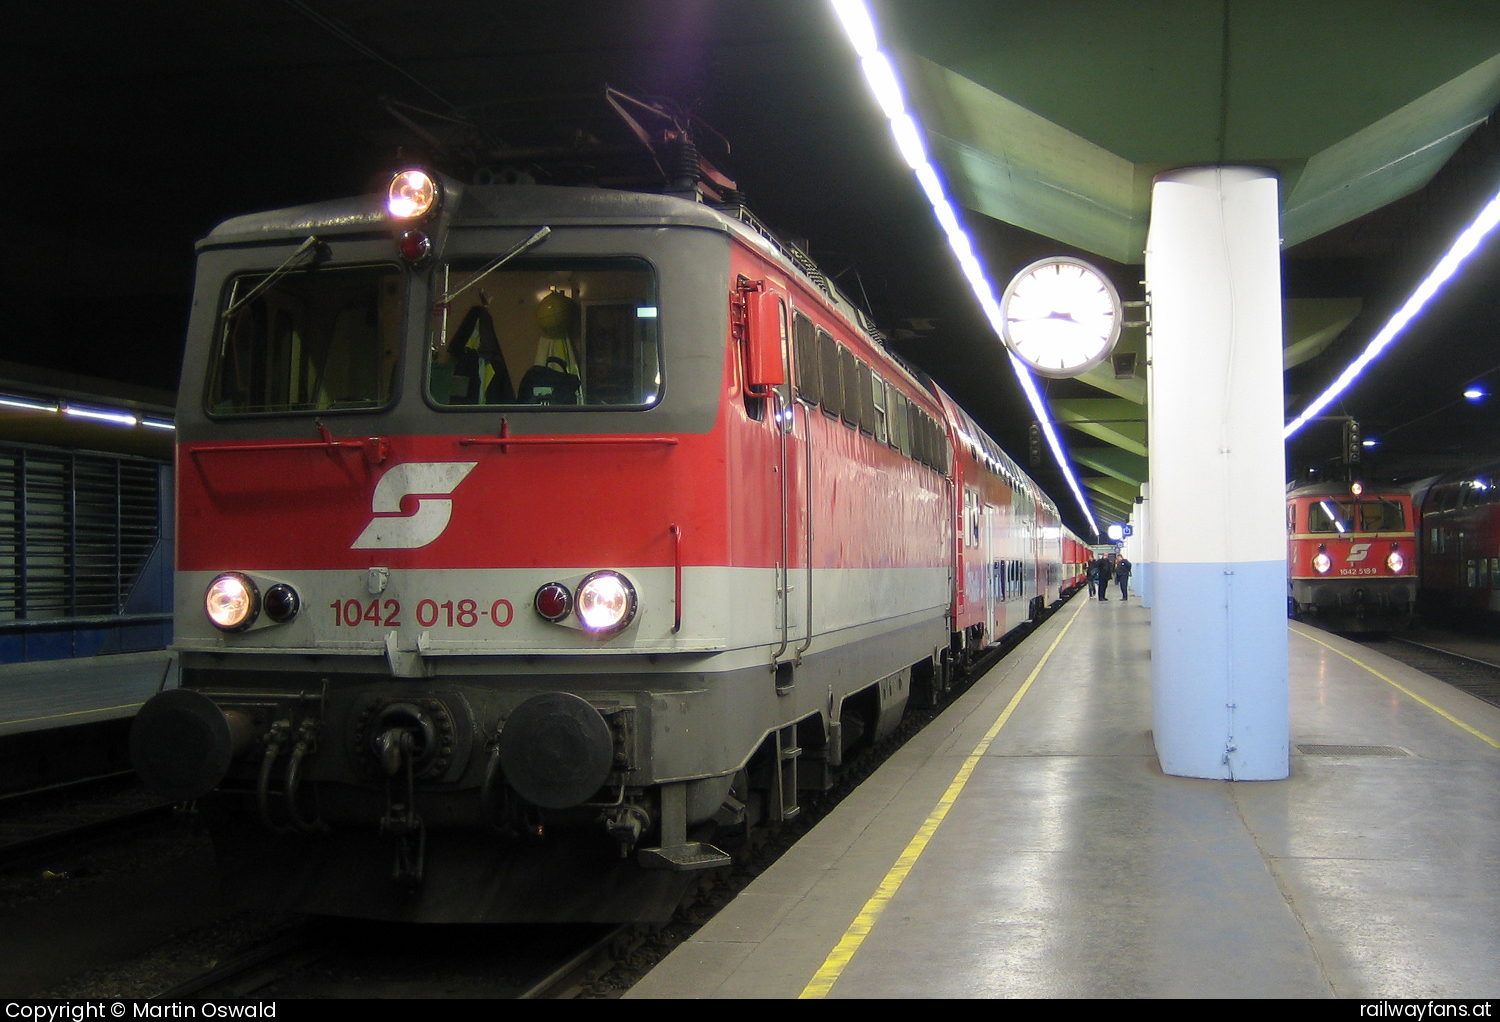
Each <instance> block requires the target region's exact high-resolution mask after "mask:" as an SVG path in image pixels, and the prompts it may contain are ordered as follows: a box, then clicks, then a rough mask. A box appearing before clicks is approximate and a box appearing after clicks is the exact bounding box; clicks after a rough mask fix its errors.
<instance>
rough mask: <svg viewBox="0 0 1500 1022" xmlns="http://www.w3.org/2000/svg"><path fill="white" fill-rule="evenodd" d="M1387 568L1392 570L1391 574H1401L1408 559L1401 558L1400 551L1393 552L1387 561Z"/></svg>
mask: <svg viewBox="0 0 1500 1022" xmlns="http://www.w3.org/2000/svg"><path fill="white" fill-rule="evenodd" d="M1385 566H1386V567H1387V568H1390V569H1391V574H1393V575H1399V574H1401V569H1402V568H1404V567H1406V558H1405V557H1402V556H1401V551H1400V550H1392V551H1391V553H1390V556H1389V557H1387V558H1386V559H1385Z"/></svg>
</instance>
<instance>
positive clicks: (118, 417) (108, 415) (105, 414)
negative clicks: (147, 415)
mask: <svg viewBox="0 0 1500 1022" xmlns="http://www.w3.org/2000/svg"><path fill="white" fill-rule="evenodd" d="M62 410H63V414H64V415H67V416H71V417H72V418H75V419H93V420H94V421H96V422H111V423H114V424H115V425H116V426H134V425H137V424H138V423H139V422H140V420H139V419H137V418H136V417H135V416H134V415H131V414H130V413H129V412H117V411H113V410H111V409H108V408H87V407H84V406H82V405H63V409H62Z"/></svg>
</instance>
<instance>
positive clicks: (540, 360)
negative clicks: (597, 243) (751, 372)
mask: <svg viewBox="0 0 1500 1022" xmlns="http://www.w3.org/2000/svg"><path fill="white" fill-rule="evenodd" d="M491 261H492V260H486V259H483V258H477V259H470V260H462V261H455V262H453V263H449V264H447V265H444V266H441V267H439V268H438V269H437V271H436V273H435V274H434V283H433V291H434V293H435V294H440V295H449V296H452V297H451V299H450V300H449V301H448V302H446V303H444V302H437V303H435V305H434V307H433V314H432V326H431V334H430V344H429V349H428V370H427V396H428V400H429V401H430V402H431V403H432V404H434V405H437V406H439V407H470V406H474V405H509V406H539V405H540V406H546V405H569V406H574V407H577V406H584V407H590V408H607V409H621V410H628V409H644V408H650V407H652V406H654V405H655V404H656V403H657V402H658V401H660V400H661V394H662V385H663V381H662V375H663V374H662V357H661V334H660V327H659V318H658V314H659V309H660V306H659V304H658V299H657V288H656V274H655V273H654V271H653V270H652V269H651V267H650V265H649V264H647V263H646V262H645V261H643V260H640V259H534V260H521V259H518V260H515V261H514V262H510V263H507V264H505V265H504V266H502V267H500V269H498V270H492V271H489V272H486V270H487V264H488V263H489V262H491Z"/></svg>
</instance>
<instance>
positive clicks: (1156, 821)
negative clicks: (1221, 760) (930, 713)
mask: <svg viewBox="0 0 1500 1022" xmlns="http://www.w3.org/2000/svg"><path fill="white" fill-rule="evenodd" d="M1149 614H1150V611H1148V610H1147V609H1145V608H1143V607H1141V606H1140V605H1139V603H1138V602H1137V601H1135V600H1132V601H1130V602H1128V603H1122V602H1119V601H1112V602H1110V603H1098V602H1090V601H1086V600H1075V601H1073V602H1072V603H1071V604H1069V605H1068V606H1067V607H1065V608H1064V609H1063V610H1062V611H1061V612H1060V613H1058V614H1056V615H1054V616H1053V617H1052V618H1051V620H1049V621H1048V622H1047V623H1046V625H1044V626H1043V628H1041V629H1040V630H1039V631H1038V633H1037V634H1036V635H1034V636H1032V637H1031V638H1029V639H1028V640H1027V641H1026V642H1025V643H1024V644H1023V645H1022V646H1021V647H1020V648H1019V649H1018V650H1017V651H1016V652H1014V653H1013V654H1012V655H1011V656H1009V657H1007V658H1006V660H1005V661H1004V662H1003V663H1002V664H1001V665H1000V666H999V667H997V668H995V669H994V670H993V671H991V672H990V674H989V675H987V676H986V677H985V678H984V679H981V681H980V682H979V683H978V684H977V685H976V686H975V687H974V688H973V689H971V690H970V692H968V693H967V694H966V695H965V696H964V697H963V698H962V699H961V700H959V701H958V703H956V704H955V705H954V706H953V707H952V708H951V709H950V710H949V711H948V712H947V713H945V714H944V715H943V717H942V718H941V719H940V720H938V721H937V722H935V723H934V724H933V725H931V726H929V727H928V728H927V729H926V730H925V731H923V732H922V734H921V735H919V736H918V737H917V738H916V739H914V740H913V741H912V742H910V743H908V745H907V746H906V747H905V748H904V749H903V750H902V751H901V752H900V753H899V754H898V755H897V756H895V757H894V758H893V759H891V760H890V761H889V762H888V763H887V764H886V765H885V766H883V767H882V768H881V770H880V771H878V772H877V773H876V774H875V775H874V777H872V778H871V780H870V781H869V782H867V783H866V784H865V785H864V786H863V787H862V788H861V789H860V790H859V791H858V792H857V793H856V794H855V795H853V796H851V797H850V798H849V799H847V800H846V801H845V802H844V803H843V804H842V805H841V806H840V807H839V808H838V809H837V810H836V811H835V812H834V813H833V814H832V815H830V816H829V818H828V819H826V820H824V821H823V823H822V824H820V825H819V827H818V828H816V829H815V830H814V831H813V832H812V833H811V834H809V835H808V836H807V837H806V838H804V839H803V840H802V841H801V842H799V843H798V845H797V846H796V847H795V848H794V849H792V850H791V851H790V852H789V853H788V854H787V855H786V856H784V857H783V858H782V859H781V860H780V861H779V862H778V863H777V864H776V865H775V866H774V867H773V868H772V869H770V870H768V871H767V872H766V874H765V875H764V876H763V877H761V878H760V879H759V880H757V882H756V883H755V884H753V885H752V886H751V887H750V888H749V889H748V890H747V892H746V893H745V894H743V895H742V896H741V897H740V898H739V899H737V900H736V902H735V903H734V904H733V905H731V906H730V907H728V908H727V909H725V910H724V911H722V912H721V913H720V914H719V915H718V916H717V917H715V918H714V919H713V920H712V921H710V922H709V923H708V924H707V925H705V926H704V927H703V928H702V929H701V930H700V931H699V932H698V934H697V935H696V936H695V937H694V938H693V939H692V940H690V941H689V942H688V943H686V944H684V945H683V946H681V947H680V948H678V949H677V950H676V951H675V952H674V953H673V954H672V955H670V956H669V957H668V958H667V959H666V960H664V961H663V962H662V963H661V964H660V965H658V966H657V968H656V969H655V970H654V971H653V972H651V973H650V974H648V975H647V976H646V977H645V978H644V979H643V980H642V981H641V982H640V983H639V984H637V985H636V987H635V988H634V989H632V990H631V991H630V992H629V994H627V996H629V997H796V996H799V995H800V994H802V993H803V991H804V989H805V988H806V987H807V985H808V983H809V981H810V980H812V979H813V977H814V975H815V974H816V973H818V971H819V969H820V966H823V965H824V962H825V959H827V958H828V956H829V955H830V952H831V951H833V949H834V948H835V945H838V944H839V942H840V939H841V937H843V936H844V934H845V931H846V929H848V928H849V926H850V923H851V922H852V921H853V920H854V919H855V918H856V916H857V915H859V914H860V912H861V908H862V907H863V906H865V904H866V902H867V900H868V899H870V898H871V896H872V895H873V894H874V893H875V891H876V888H877V886H878V885H879V884H880V883H881V881H882V878H884V877H886V876H887V873H888V871H890V870H891V869H892V865H893V863H895V862H896V861H897V859H898V857H899V856H900V855H901V854H902V850H903V849H904V848H906V847H907V845H908V843H909V842H910V841H911V840H912V838H913V835H914V834H916V833H917V831H918V828H919V827H921V826H922V824H923V821H924V820H925V819H927V818H928V817H929V814H931V813H932V811H933V808H934V806H936V805H937V804H938V802H939V800H940V799H941V798H942V797H943V794H944V792H945V791H946V790H948V789H949V786H950V784H952V783H953V781H954V778H955V775H956V774H958V772H959V771H960V769H961V767H962V766H963V764H964V762H965V760H966V759H967V758H968V757H970V755H971V753H972V752H973V751H974V750H975V747H976V745H978V743H979V742H980V739H981V738H982V736H983V735H984V734H985V732H986V731H987V730H989V729H990V728H991V727H992V725H993V724H994V723H995V721H996V719H997V718H998V717H999V716H1000V715H1001V713H1002V711H1003V710H1004V709H1005V707H1006V705H1007V704H1008V703H1009V702H1010V701H1011V699H1012V697H1013V696H1014V695H1015V694H1016V692H1017V691H1018V690H1019V689H1020V688H1021V686H1022V684H1023V683H1024V682H1025V680H1026V679H1027V677H1028V676H1030V675H1031V674H1032V673H1033V671H1034V669H1035V668H1036V667H1037V665H1038V664H1039V663H1042V661H1043V659H1044V658H1045V663H1043V664H1042V666H1041V669H1040V671H1039V672H1037V673H1036V676H1035V680H1034V682H1033V683H1032V685H1031V686H1030V688H1029V689H1028V690H1027V692H1026V694H1025V696H1024V698H1023V699H1022V700H1021V701H1020V703H1019V704H1018V705H1017V706H1016V708H1015V711H1014V713H1013V715H1012V716H1011V717H1010V718H1009V719H1008V721H1007V722H1006V723H1005V725H1004V726H1003V727H1002V728H1001V730H1000V731H999V733H998V734H997V735H996V737H995V738H994V740H993V742H992V743H991V744H990V745H989V746H988V748H987V749H985V750H984V752H983V754H982V755H981V756H979V757H978V758H977V760H976V761H975V762H974V764H973V772H972V774H971V775H970V777H969V780H968V782H967V784H966V785H965V786H964V787H963V789H962V792H961V794H959V796H958V797H957V799H956V801H954V803H953V805H952V809H951V811H949V812H948V814H947V815H946V817H945V818H943V819H942V821H941V824H940V825H939V826H938V827H937V829H936V831H935V832H934V833H933V834H932V836H931V838H930V841H929V842H928V843H927V844H926V846H925V848H923V849H922V851H921V854H920V857H919V858H917V860H916V862H915V864H914V865H913V866H912V867H911V868H910V871H909V873H907V874H906V875H905V876H904V879H902V881H901V883H900V887H899V889H897V890H896V893H895V894H894V896H892V897H891V898H890V900H889V902H888V903H887V904H886V905H885V907H884V909H883V911H882V912H881V913H880V915H879V916H878V917H877V918H876V919H875V921H874V923H873V925H872V926H871V927H870V929H869V932H868V935H867V936H865V937H864V939H863V941H862V943H859V944H858V947H857V950H855V951H854V952H853V954H852V957H850V958H848V961H847V964H845V965H843V967H842V969H841V971H836V972H835V973H834V975H835V976H836V978H834V979H833V980H832V983H831V986H828V987H827V989H826V991H824V994H825V995H826V996H833V997H1345V998H1373V997H1401V998H1428V997H1435V998H1455V997H1461V998H1478V997H1490V996H1494V995H1495V994H1496V993H1497V992H1500V978H1497V976H1496V970H1495V963H1496V962H1500V799H1497V798H1496V795H1495V793H1496V792H1497V791H1500V750H1497V748H1496V747H1495V746H1494V744H1493V742H1494V740H1495V739H1496V738H1497V737H1500V709H1497V708H1495V707H1493V706H1490V705H1488V704H1486V703H1482V702H1480V701H1478V700H1476V699H1473V698H1472V697H1470V696H1468V695H1465V694H1464V693H1462V692H1458V691H1456V690H1454V689H1452V688H1450V687H1449V686H1447V685H1444V684H1442V683H1440V682H1437V681H1435V680H1433V679H1431V678H1428V677H1427V676H1425V675H1422V674H1420V673H1418V672H1416V671H1414V670H1411V669H1409V668H1406V667H1404V666H1402V665H1400V664H1397V663H1395V662H1393V661H1391V660H1389V659H1387V658H1384V657H1381V656H1379V655H1377V654H1373V653H1370V652H1368V651H1366V650H1364V649H1363V648H1361V647H1359V646H1356V645H1355V644H1353V643H1350V642H1347V641H1345V640H1343V639H1340V638H1338V637H1337V636H1333V635H1330V634H1328V633H1324V632H1319V631H1317V630H1315V629H1311V628H1307V627H1305V626H1302V625H1292V626H1290V627H1291V628H1292V632H1293V634H1292V636H1291V640H1290V642H1291V675H1292V760H1293V761H1292V776H1291V778H1290V779H1289V780H1286V781H1274V782H1239V783H1233V782H1223V781H1201V780H1187V779H1183V778H1175V777H1167V776H1165V775H1163V774H1162V773H1161V771H1160V769H1159V767H1158V766H1157V762H1156V756H1155V752H1154V749H1153V746H1152V743H1151V739H1150V735H1149V728H1150V721H1151V706H1150V698H1151V680H1150V649H1149V644H1150V626H1149V621H1150V619H1149ZM1064 629H1067V630H1068V631H1067V634H1066V636H1064V637H1063V640H1062V642H1061V643H1060V644H1058V645H1057V646H1056V649H1055V650H1054V651H1053V652H1051V654H1050V656H1049V655H1047V654H1048V647H1049V646H1051V645H1052V644H1053V641H1054V640H1055V639H1056V638H1057V637H1058V635H1059V633H1061V632H1062V631H1063V630H1064ZM1342 654H1347V656H1346V655H1342ZM1348 657H1354V658H1355V659H1357V660H1358V661H1360V662H1361V663H1356V662H1354V661H1353V660H1351V659H1349V658H1348ZM1375 672H1378V675H1377V673H1375ZM1380 675H1383V678H1382V677H1381V676H1380ZM1397 685H1399V686H1402V687H1403V688H1404V689H1406V691H1402V690H1401V689H1398V688H1397V687H1396V686H1397ZM1422 700H1425V701H1426V702H1427V703H1428V704H1429V705H1424V704H1423V702H1422ZM1443 714H1447V716H1444V715H1443ZM1461 724H1463V725H1467V726H1469V727H1470V728H1472V729H1473V730H1474V731H1477V732H1478V733H1479V734H1478V735H1476V734H1474V733H1471V732H1470V731H1466V730H1464V729H1463V727H1462V726H1461ZM1299 746H1309V747H1316V746H1322V747H1324V748H1310V749H1309V750H1308V751H1307V752H1303V751H1301V750H1300V749H1299ZM1327 747H1335V748H1332V749H1330V748H1327ZM827 975H828V974H827V973H825V976H827Z"/></svg>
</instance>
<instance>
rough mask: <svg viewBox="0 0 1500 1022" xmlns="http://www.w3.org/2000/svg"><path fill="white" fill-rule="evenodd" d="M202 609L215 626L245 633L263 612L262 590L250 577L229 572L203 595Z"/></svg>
mask: <svg viewBox="0 0 1500 1022" xmlns="http://www.w3.org/2000/svg"><path fill="white" fill-rule="evenodd" d="M203 612H204V613H205V614H207V615H208V619H209V620H210V621H212V622H213V625H214V627H215V628H218V629H220V630H221V631H225V632H242V631H244V630H245V629H246V628H249V627H250V626H251V625H253V624H254V623H255V618H256V616H257V615H259V614H260V590H258V589H257V588H256V587H255V583H254V582H252V581H250V576H248V575H243V574H241V573H240V572H238V571H226V572H225V573H224V574H222V575H220V576H219V577H218V578H216V579H214V580H213V581H212V582H210V583H209V584H208V591H207V592H206V593H204V594H203Z"/></svg>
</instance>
